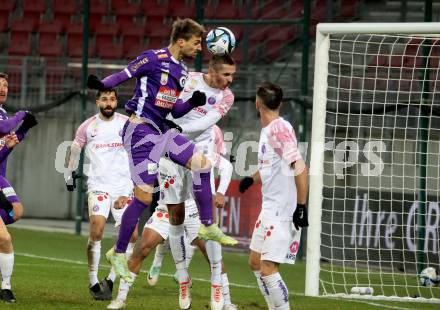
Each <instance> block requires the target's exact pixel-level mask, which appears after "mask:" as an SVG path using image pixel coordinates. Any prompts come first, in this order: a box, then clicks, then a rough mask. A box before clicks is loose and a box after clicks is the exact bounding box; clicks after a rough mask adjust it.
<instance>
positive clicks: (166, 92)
mask: <svg viewBox="0 0 440 310" xmlns="http://www.w3.org/2000/svg"><path fill="white" fill-rule="evenodd" d="M179 94H180V93H179V92H178V91H177V90H175V89H171V88H168V87H163V86H162V87H160V88H159V91H158V92H157V95H156V102H155V105H156V106H158V107H161V108H165V109H172V108H173V106H174V104H175V103H176V101H177V99H178V98H179Z"/></svg>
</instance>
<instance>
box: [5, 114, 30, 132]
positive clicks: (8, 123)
mask: <svg viewBox="0 0 440 310" xmlns="http://www.w3.org/2000/svg"><path fill="white" fill-rule="evenodd" d="M25 116H26V112H24V111H19V112H17V113H15V115H14V116H13V117H11V118H8V119H3V120H0V134H8V133H10V132H11V130H12V129H14V128H15V127H17V125H18V124H19V123H20V122H21V121H22V120H23V118H24V117H25Z"/></svg>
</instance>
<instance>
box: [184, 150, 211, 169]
mask: <svg viewBox="0 0 440 310" xmlns="http://www.w3.org/2000/svg"><path fill="white" fill-rule="evenodd" d="M189 166H190V167H188V168H190V169H191V170H192V171H195V172H203V171H210V170H211V162H210V161H209V159H208V158H207V157H206V156H205V155H203V154H195V155H193V157H191V159H190V165H189Z"/></svg>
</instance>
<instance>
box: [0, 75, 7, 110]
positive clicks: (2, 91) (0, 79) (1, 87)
mask: <svg viewBox="0 0 440 310" xmlns="http://www.w3.org/2000/svg"><path fill="white" fill-rule="evenodd" d="M7 98H8V75H7V74H6V73H3V72H0V104H4V103H5V102H6V99H7Z"/></svg>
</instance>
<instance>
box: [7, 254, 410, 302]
mask: <svg viewBox="0 0 440 310" xmlns="http://www.w3.org/2000/svg"><path fill="white" fill-rule="evenodd" d="M15 255H17V256H24V257H29V258H36V259H43V260H49V261H54V262H62V263H68V264H75V265H82V266H87V262H85V261H80V260H73V259H65V258H56V257H49V256H42V255H35V254H30V253H15ZM17 265H20V264H17ZM22 265H26V264H22ZM28 265H30V264H28ZM101 267H103V268H106V269H110V266H106V265H103V266H101ZM141 272H142V273H145V274H147V273H148V271H146V270H141ZM160 275H161V276H163V277H168V278H172V277H174V275H173V274H169V273H160ZM192 280H193V281H194V280H195V281H199V282H208V283H209V282H211V281H210V280H207V279H203V278H192ZM229 286H233V287H240V288H250V289H258V287H257V286H256V285H247V284H239V283H232V282H229ZM289 295H292V296H304V294H301V293H295V292H289ZM320 298H330V299H337V298H335V297H327V296H320ZM344 301H350V302H355V303H363V304H367V305H371V306H375V307H380V308H387V309H398V310H412V308H403V307H398V306H391V305H386V304H381V303H375V302H370V301H365V300H353V299H344Z"/></svg>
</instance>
